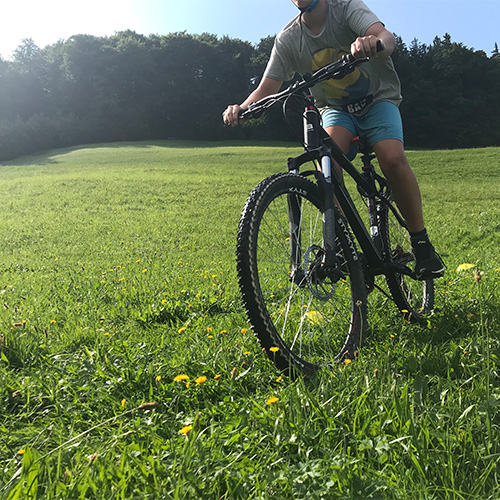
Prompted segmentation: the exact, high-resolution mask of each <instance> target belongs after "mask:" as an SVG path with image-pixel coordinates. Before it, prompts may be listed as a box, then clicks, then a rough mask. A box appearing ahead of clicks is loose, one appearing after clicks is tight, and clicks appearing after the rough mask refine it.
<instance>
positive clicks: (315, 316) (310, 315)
mask: <svg viewBox="0 0 500 500" xmlns="http://www.w3.org/2000/svg"><path fill="white" fill-rule="evenodd" d="M306 318H307V319H308V320H309V321H310V323H311V324H313V325H316V326H318V325H321V323H322V322H323V321H324V318H323V315H322V314H321V313H320V312H319V311H307V312H306Z"/></svg>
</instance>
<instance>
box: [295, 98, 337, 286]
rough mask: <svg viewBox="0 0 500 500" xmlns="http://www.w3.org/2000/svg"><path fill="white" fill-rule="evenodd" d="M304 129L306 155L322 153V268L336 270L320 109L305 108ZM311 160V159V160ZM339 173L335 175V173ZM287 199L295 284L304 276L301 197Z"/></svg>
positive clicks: (329, 164)
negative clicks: (313, 152) (302, 265)
mask: <svg viewBox="0 0 500 500" xmlns="http://www.w3.org/2000/svg"><path fill="white" fill-rule="evenodd" d="M303 127H304V145H305V149H306V153H305V155H303V156H304V157H305V156H308V154H309V153H308V151H309V152H310V151H313V150H316V151H318V150H319V151H320V152H319V158H320V163H321V172H322V174H323V175H321V173H318V174H317V180H318V185H319V187H320V192H321V196H322V198H323V199H322V206H323V207H324V210H323V213H322V223H323V248H324V251H325V254H324V256H323V262H322V264H323V268H324V270H325V271H326V272H328V270H330V269H334V268H335V267H336V264H337V258H336V250H335V204H334V199H335V196H334V195H335V193H334V188H333V184H332V160H331V157H330V151H329V149H328V148H327V147H326V146H325V145H324V144H323V141H322V138H321V134H320V133H319V131H321V130H322V129H321V125H320V116H319V112H318V110H317V109H316V108H315V107H314V106H313V105H308V106H306V108H305V110H304V114H303ZM310 159H312V158H310ZM289 171H290V172H291V173H295V174H298V168H289ZM335 173H336V172H335ZM287 199H288V219H289V230H290V266H291V276H292V280H293V281H298V279H297V275H299V276H300V275H301V274H302V273H300V272H298V271H300V270H301V269H302V268H301V264H302V251H301V220H300V218H301V200H300V197H299V196H298V195H295V194H292V193H289V194H288V195H287Z"/></svg>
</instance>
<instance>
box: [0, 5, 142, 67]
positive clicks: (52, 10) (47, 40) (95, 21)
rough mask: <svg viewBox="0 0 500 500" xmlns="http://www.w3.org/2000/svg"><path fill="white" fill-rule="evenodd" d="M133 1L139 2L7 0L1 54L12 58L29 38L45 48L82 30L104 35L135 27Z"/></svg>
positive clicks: (1, 10) (1, 17) (0, 21)
mask: <svg viewBox="0 0 500 500" xmlns="http://www.w3.org/2000/svg"><path fill="white" fill-rule="evenodd" d="M134 3H135V4H137V2H134V1H133V0H107V1H106V2H103V1H101V0H87V1H86V2H81V3H75V2H68V1H66V0H46V1H45V2H40V1H35V0H26V1H24V2H5V4H4V5H2V6H1V7H0V55H1V56H2V57H3V58H10V57H11V55H12V53H13V51H14V50H15V49H16V47H17V46H18V45H19V44H20V43H21V42H22V40H23V39H26V38H32V39H33V40H34V42H35V43H36V45H38V46H39V47H44V46H46V45H48V44H52V43H55V42H57V41H58V40H60V39H67V38H69V37H71V36H72V35H76V34H80V33H84V34H89V35H96V36H105V35H112V34H113V33H115V32H116V31H121V30H126V29H132V30H133V29H134V21H135V20H137V17H136V16H135V15H134ZM135 8H137V5H135Z"/></svg>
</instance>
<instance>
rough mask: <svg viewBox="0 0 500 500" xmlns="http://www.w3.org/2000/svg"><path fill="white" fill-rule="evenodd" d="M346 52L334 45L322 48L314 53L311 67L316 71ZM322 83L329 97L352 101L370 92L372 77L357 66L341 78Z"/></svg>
mask: <svg viewBox="0 0 500 500" xmlns="http://www.w3.org/2000/svg"><path fill="white" fill-rule="evenodd" d="M345 54H347V52H344V51H341V50H338V49H334V48H332V47H329V48H326V49H321V50H319V51H318V52H316V53H315V54H314V55H313V60H312V68H311V69H312V71H313V72H314V71H316V70H317V69H320V68H323V67H324V66H326V65H327V64H330V63H331V62H332V61H337V60H338V59H340V58H341V57H342V56H343V55H345ZM321 85H322V87H323V92H324V93H325V96H326V97H327V98H328V99H342V100H347V101H352V100H357V99H361V98H363V97H365V96H367V95H368V94H369V92H370V79H369V78H368V75H367V74H366V73H364V72H363V71H362V70H360V68H356V69H355V70H354V71H353V72H352V73H349V74H348V75H347V76H345V77H344V78H342V79H341V80H325V81H324V82H321Z"/></svg>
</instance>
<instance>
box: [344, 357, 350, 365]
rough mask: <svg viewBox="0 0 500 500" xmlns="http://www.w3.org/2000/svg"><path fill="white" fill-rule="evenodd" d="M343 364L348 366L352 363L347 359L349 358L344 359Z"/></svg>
mask: <svg viewBox="0 0 500 500" xmlns="http://www.w3.org/2000/svg"><path fill="white" fill-rule="evenodd" d="M344 363H345V364H346V365H350V364H351V363H352V360H351V359H349V358H347V359H344Z"/></svg>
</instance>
